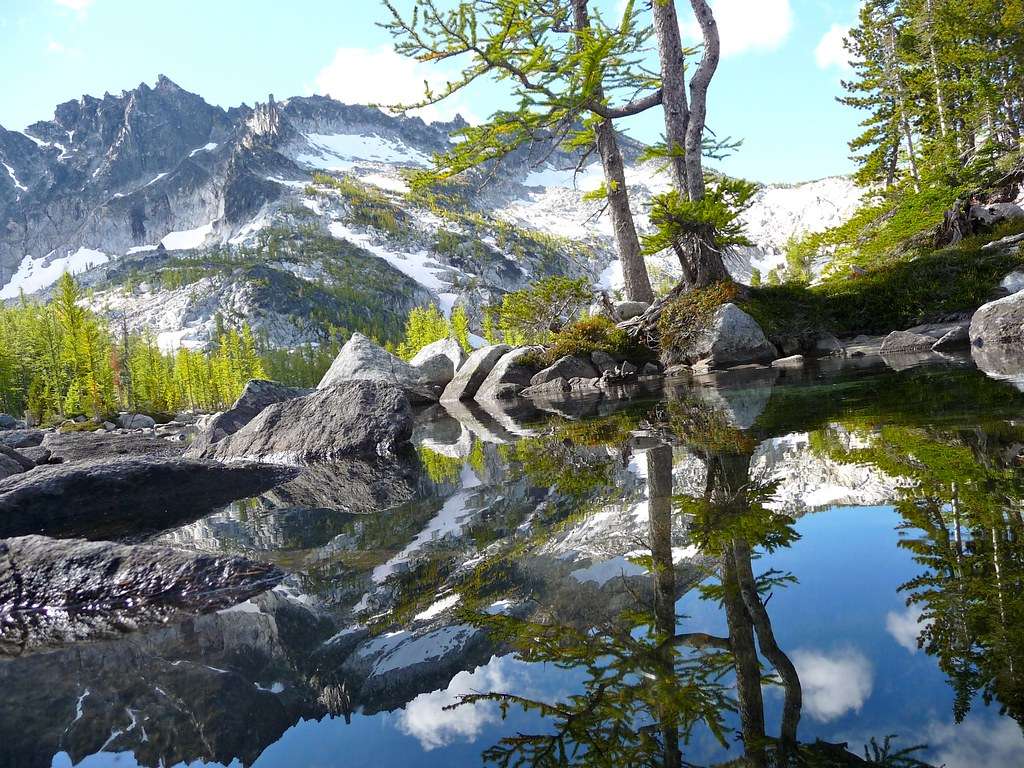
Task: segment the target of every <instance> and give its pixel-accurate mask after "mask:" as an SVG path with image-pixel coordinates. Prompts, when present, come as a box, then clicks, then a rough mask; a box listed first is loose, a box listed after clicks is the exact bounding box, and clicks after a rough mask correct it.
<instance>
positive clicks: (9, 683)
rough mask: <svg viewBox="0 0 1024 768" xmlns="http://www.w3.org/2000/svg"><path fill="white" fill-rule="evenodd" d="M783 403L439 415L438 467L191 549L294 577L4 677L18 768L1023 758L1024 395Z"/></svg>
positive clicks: (220, 534)
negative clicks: (569, 415)
mask: <svg viewBox="0 0 1024 768" xmlns="http://www.w3.org/2000/svg"><path fill="white" fill-rule="evenodd" d="M776 376H777V374H774V373H773V374H771V375H770V377H767V376H766V375H765V374H764V373H755V374H743V375H731V376H728V377H720V378H719V379H718V380H717V381H716V382H715V384H714V386H711V385H709V384H708V383H707V382H704V383H702V384H694V383H690V384H687V383H679V384H676V385H672V386H669V387H668V388H667V389H666V390H665V392H663V393H657V394H655V395H649V396H647V397H639V398H636V399H634V400H632V401H623V402H619V403H612V402H609V401H604V402H603V403H600V404H592V406H591V407H589V408H586V409H584V408H581V407H579V406H574V410H575V411H577V412H578V411H579V410H589V411H591V412H590V413H585V414H583V417H582V418H578V419H575V418H574V419H566V418H560V417H556V416H551V415H550V414H548V415H544V414H540V413H533V412H521V411H520V412H515V411H513V412H498V413H487V412H483V411H480V410H478V409H471V410H470V411H469V412H468V415H467V414H465V413H462V414H457V415H459V416H460V420H453V419H451V418H449V417H447V416H443V415H441V414H434V418H433V419H432V420H430V419H426V418H425V419H424V420H423V423H422V424H421V426H420V427H419V428H418V429H417V433H416V442H417V443H418V444H419V446H420V450H419V458H418V462H419V463H418V465H416V466H414V467H410V468H396V467H390V468H382V467H376V468H373V471H362V469H360V468H359V467H354V466H346V467H335V468H330V469H322V470H319V471H318V472H317V473H315V474H311V475H310V476H309V477H308V478H307V480H306V481H304V482H303V481H300V482H298V483H296V484H294V485H292V486H291V487H285V488H280V489H275V491H272V492H270V493H268V494H265V495H264V496H263V497H260V498H257V499H250V500H245V501H242V502H238V503H236V504H234V505H232V506H231V507H229V508H227V509H225V510H223V511H221V512H218V513H216V514H214V515H210V516H208V517H206V518H204V519H201V520H197V521H195V522H193V523H190V524H188V525H185V526H182V527H180V528H178V529H175V530H172V531H167V532H165V533H164V534H161V535H160V536H158V537H157V538H156V540H157V541H162V542H170V543H175V544H177V545H179V546H184V547H189V548H195V549H200V550H206V551H228V552H237V553H243V554H247V555H249V556H251V557H253V558H257V559H264V560H272V561H274V562H277V563H279V564H280V565H282V567H284V568H285V569H286V570H287V571H288V572H289V574H290V575H289V577H288V578H287V579H286V581H285V582H284V584H282V586H281V587H279V588H277V589H276V590H274V591H273V592H271V593H267V594H265V595H262V596H260V597H258V598H256V599H254V600H252V601H249V602H248V603H246V604H243V605H242V606H238V607H236V608H234V609H231V610H229V611H227V612H222V613H220V614H214V615H208V616H202V617H197V618H196V619H194V620H191V621H189V622H185V623H184V624H182V625H178V626H173V627H164V628H160V629H158V630H156V631H152V630H149V631H144V632H138V633H134V634H128V635H126V636H125V638H124V639H122V640H117V641H113V642H106V643H94V644H88V645H81V646H75V647H70V648H67V649H64V650H61V651H57V652H54V653H49V654H43V655H37V656H32V657H27V658H23V659H16V660H11V661H6V662H0V690H2V691H3V693H2V695H0V763H2V764H4V765H19V766H20V765H37V764H38V765H45V764H52V765H60V766H66V765H97V766H108V765H137V764H142V765H156V764H159V763H160V762H161V761H163V762H164V764H174V763H179V762H185V763H189V764H194V763H199V764H221V765H227V764H232V763H233V764H235V765H239V764H244V765H250V764H251V765H259V766H295V765H324V766H327V765H376V766H390V765H407V764H412V763H414V764H416V765H422V766H435V765H436V766H450V765H477V764H481V763H483V762H490V763H492V764H501V761H502V759H505V758H508V760H509V764H516V761H517V760H519V761H521V764H524V765H553V764H560V763H559V762H558V759H559V756H560V755H564V760H565V763H567V764H595V765H601V764H607V765H658V766H669V765H716V764H722V763H726V762H728V761H734V760H743V761H745V762H742V763H739V764H749V765H759V764H762V765H767V764H772V762H771V761H772V760H773V759H776V758H779V750H780V749H781V750H782V753H783V754H785V755H788V756H789V758H790V759H791V760H797V759H800V760H803V761H804V762H805V763H807V762H810V761H812V760H815V761H817V762H813V763H811V764H823V765H852V764H856V763H855V762H853V761H852V756H851V755H850V752H852V753H855V754H858V755H863V754H864V753H863V747H864V745H865V744H869V745H870V743H871V740H872V739H875V740H876V743H877V744H879V745H881V744H882V743H883V742H884V739H885V737H886V736H887V735H890V734H894V735H895V736H896V738H895V739H894V740H893V741H892V742H891V746H890V750H889V752H890V763H889V764H900V763H895V762H893V761H892V760H893V758H892V755H893V754H895V753H897V752H898V751H899V750H901V749H904V748H909V747H914V746H918V745H920V746H922V749H920V750H918V751H915V752H913V757H914V758H915V759H918V760H921V761H925V762H926V763H927V764H933V765H940V764H945V765H947V766H1003V765H1021V764H1024V737H1022V735H1021V728H1020V726H1019V724H1018V721H1017V719H1015V718H1020V717H1021V715H1022V713H1024V708H1022V704H1024V686H1022V678H1021V675H1024V671H1022V666H1021V665H1022V664H1024V597H1022V595H1021V586H1022V576H1024V544H1022V543H1021V537H1020V536H1021V532H1022V528H1024V523H1022V519H1021V508H1022V504H1021V499H1022V497H1024V482H1022V481H1024V471H1022V469H1021V462H1020V455H1021V452H1022V450H1024V422H1022V421H1020V419H1021V416H1022V414H1024V397H1022V395H1021V394H1020V393H1019V392H1018V391H1017V390H1015V389H1014V388H1012V387H1011V386H1010V385H1008V384H1005V383H1001V382H993V381H990V380H988V379H986V378H985V377H984V376H982V375H981V374H979V373H977V372H976V371H973V370H970V369H965V368H962V367H958V366H952V367H946V368H940V369H934V368H932V369H911V370H906V371H903V372H899V373H896V372H891V371H888V370H884V371H879V370H873V369H868V370H863V371H850V370H840V371H833V372H828V373H827V375H824V374H822V375H818V376H814V375H809V376H804V375H797V376H794V375H793V374H789V375H788V376H789V378H785V377H783V378H781V379H778V378H776ZM573 415H578V413H574V414H573ZM744 586H746V587H753V588H754V590H757V588H758V587H760V588H761V589H760V599H758V598H755V597H753V593H752V592H750V590H749V589H748V590H747V593H746V595H744V590H743V587H744ZM908 599H909V600H911V601H912V602H911V603H910V604H908ZM772 640H774V643H773V642H772ZM754 644H756V645H754ZM773 645H774V646H777V649H776V651H775V652H774V653H773V652H772V648H771V647H772V646H773ZM755 647H756V648H758V649H759V653H757V655H755V651H754V648H755ZM758 659H759V660H760V664H761V668H760V674H763V675H764V680H763V684H761V685H758V682H757V681H758V674H759V672H758V669H757V667H756V664H757V660H758ZM777 668H781V670H782V675H781V681H780V680H779V675H778V674H777V672H776V669H777ZM780 683H784V684H780ZM473 694H491V695H489V696H488V697H486V698H484V699H477V700H473V699H466V698H465V697H466V696H467V695H473ZM797 694H799V699H800V701H799V704H798V705H797V704H796V697H797ZM787 703H788V704H789V707H788V709H787V707H786V706H785V705H786V704H787ZM454 705H459V706H456V707H455V708H452V707H453V706H454ZM503 705H507V707H508V708H507V711H506V713H505V716H504V717H503V714H502V706H503ZM524 706H525V709H524ZM786 712H788V716H787V715H785V714H784V713H786ZM794 726H795V735H796V740H797V742H798V744H797V745H794V744H792V743H790V742H787V741H785V736H786V735H787V734H789V735H791V734H792V733H793V729H794ZM559 732H561V733H562V738H561V739H560V740H552V739H551V736H552V735H553V734H557V733H559ZM510 739H511V740H510ZM818 739H821V740H823V741H825V742H829V743H832V744H836V743H843V742H845V743H847V744H848V747H849V750H848V751H844V750H841V749H839V748H829V747H826V746H823V745H821V744H817V745H816V744H815V742H816V740H818ZM780 744H781V745H782V746H780ZM786 745H788V746H786ZM904 764H906V763H904Z"/></svg>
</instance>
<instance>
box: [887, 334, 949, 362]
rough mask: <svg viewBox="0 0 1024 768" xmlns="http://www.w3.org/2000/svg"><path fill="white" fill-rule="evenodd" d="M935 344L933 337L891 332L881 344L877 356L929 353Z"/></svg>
mask: <svg viewBox="0 0 1024 768" xmlns="http://www.w3.org/2000/svg"><path fill="white" fill-rule="evenodd" d="M935 342H936V339H935V337H934V336H929V335H926V334H923V333H913V332H911V331H893V332H892V333H890V334H889V335H888V336H886V337H885V340H884V341H883V342H882V346H881V348H880V349H879V354H881V355H883V356H885V355H906V354H915V353H918V352H929V351H931V348H932V345H933V344H934V343H935Z"/></svg>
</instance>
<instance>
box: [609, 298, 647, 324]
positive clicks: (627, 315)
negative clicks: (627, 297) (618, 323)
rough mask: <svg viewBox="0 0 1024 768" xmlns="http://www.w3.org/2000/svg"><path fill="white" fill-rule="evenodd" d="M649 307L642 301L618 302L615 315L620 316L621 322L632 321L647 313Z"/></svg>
mask: <svg viewBox="0 0 1024 768" xmlns="http://www.w3.org/2000/svg"><path fill="white" fill-rule="evenodd" d="M648 306H649V305H648V304H646V303H644V302H642V301H617V302H615V314H616V315H618V316H619V320H632V319H633V318H634V317H640V315H642V314H643V313H644V312H646V311H647V307H648Z"/></svg>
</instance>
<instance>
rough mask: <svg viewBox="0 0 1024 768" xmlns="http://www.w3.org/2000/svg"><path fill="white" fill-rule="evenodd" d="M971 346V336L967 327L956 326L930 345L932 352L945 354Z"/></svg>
mask: <svg viewBox="0 0 1024 768" xmlns="http://www.w3.org/2000/svg"><path fill="white" fill-rule="evenodd" d="M970 345H971V334H970V331H969V329H968V327H967V326H965V325H958V326H957V327H956V328H953V329H952V330H949V331H946V332H945V333H944V334H942V336H940V337H939V338H938V340H937V341H936V342H935V343H934V344H932V351H933V352H945V351H948V350H951V349H966V348H967V347H969V346H970Z"/></svg>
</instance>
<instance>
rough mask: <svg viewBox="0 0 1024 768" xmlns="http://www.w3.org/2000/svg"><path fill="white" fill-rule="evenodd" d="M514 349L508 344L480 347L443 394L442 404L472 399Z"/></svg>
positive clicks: (463, 365)
mask: <svg viewBox="0 0 1024 768" xmlns="http://www.w3.org/2000/svg"><path fill="white" fill-rule="evenodd" d="M511 349H512V348H511V347H510V346H508V344H492V345H491V346H489V347H480V349H476V350H474V351H473V353H472V354H471V355H470V356H469V358H468V359H467V360H466V362H465V363H463V364H462V367H461V368H459V370H458V372H457V373H456V374H455V378H453V379H452V380H451V382H449V383H448V386H446V387H445V388H444V392H442V393H441V402H458V401H459V400H470V399H472V398H473V397H474V396H475V395H476V393H477V391H478V390H479V389H480V385H481V384H483V383H484V380H485V379H486V378H487V377H488V375H490V373H491V370H493V368H494V365H495V363H497V362H498V361H499V360H500V359H501V358H502V357H504V355H505V354H506V353H507V352H508V351H509V350H511Z"/></svg>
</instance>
